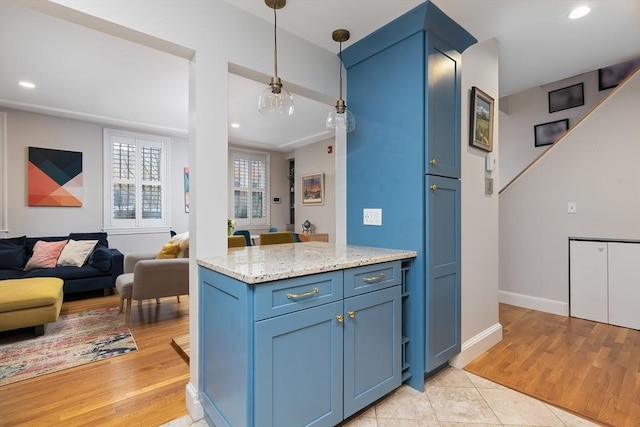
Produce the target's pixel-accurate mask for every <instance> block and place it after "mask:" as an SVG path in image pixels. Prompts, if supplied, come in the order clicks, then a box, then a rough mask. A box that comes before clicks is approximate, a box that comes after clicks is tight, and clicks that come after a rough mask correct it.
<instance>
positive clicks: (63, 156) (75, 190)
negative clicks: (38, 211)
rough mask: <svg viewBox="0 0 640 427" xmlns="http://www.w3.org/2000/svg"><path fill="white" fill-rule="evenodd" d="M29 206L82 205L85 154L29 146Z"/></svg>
mask: <svg viewBox="0 0 640 427" xmlns="http://www.w3.org/2000/svg"><path fill="white" fill-rule="evenodd" d="M27 199H28V205H29V206H74V207H79V206H82V153H81V152H76V151H63V150H52V149H49V148H36V147H29V160H28V189H27Z"/></svg>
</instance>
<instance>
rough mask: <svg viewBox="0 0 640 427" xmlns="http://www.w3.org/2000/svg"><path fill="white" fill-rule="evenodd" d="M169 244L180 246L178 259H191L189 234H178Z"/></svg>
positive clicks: (186, 232)
mask: <svg viewBox="0 0 640 427" xmlns="http://www.w3.org/2000/svg"><path fill="white" fill-rule="evenodd" d="M169 243H178V244H179V245H180V251H179V252H178V258H189V232H188V231H185V232H184V233H180V234H176V235H175V236H173V237H172V238H171V239H169Z"/></svg>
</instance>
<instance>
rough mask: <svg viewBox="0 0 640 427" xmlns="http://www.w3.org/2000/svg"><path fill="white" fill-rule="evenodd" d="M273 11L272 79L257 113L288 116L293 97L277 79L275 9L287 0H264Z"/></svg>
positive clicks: (260, 99) (282, 5)
mask: <svg viewBox="0 0 640 427" xmlns="http://www.w3.org/2000/svg"><path fill="white" fill-rule="evenodd" d="M264 3H265V4H266V5H267V6H269V7H270V8H272V9H273V77H272V78H271V83H269V87H267V88H266V89H265V90H264V92H262V95H260V98H258V111H260V112H261V113H263V114H271V113H279V114H286V115H288V116H290V115H292V114H293V97H292V96H291V94H290V93H289V92H288V91H287V90H286V89H284V88H283V87H282V80H280V77H278V40H277V38H276V28H277V16H276V9H282V8H283V7H285V5H286V4H287V0H264Z"/></svg>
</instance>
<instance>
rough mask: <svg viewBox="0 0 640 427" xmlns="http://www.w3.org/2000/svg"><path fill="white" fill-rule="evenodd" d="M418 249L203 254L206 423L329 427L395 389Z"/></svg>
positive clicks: (287, 248)
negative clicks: (405, 308)
mask: <svg viewBox="0 0 640 427" xmlns="http://www.w3.org/2000/svg"><path fill="white" fill-rule="evenodd" d="M415 256H416V252H414V251H405V250H396V249H381V248H372V247H362V246H351V245H340V244H332V243H323V242H308V243H292V244H281V245H270V246H263V247H260V246H252V247H246V248H237V249H231V250H230V251H229V253H228V254H227V255H225V256H219V257H209V258H206V257H205V258H202V259H198V265H199V267H198V268H199V278H200V279H199V280H200V283H199V286H200V307H199V312H200V329H199V342H200V357H199V361H200V362H199V363H200V369H199V372H200V381H199V384H200V386H199V387H200V390H199V393H200V401H201V402H202V404H203V407H204V410H205V419H206V420H207V422H208V423H209V424H210V425H215V426H234V427H238V426H243V427H244V426H256V427H257V426H260V427H263V426H264V427H268V426H273V427H280V426H288V427H295V426H311V425H312V426H334V425H336V424H338V423H340V422H341V421H342V420H344V419H346V418H348V417H349V416H351V415H353V414H355V413H356V412H358V411H359V410H361V409H362V408H364V407H366V406H367V405H369V404H371V403H373V402H374V401H376V400H378V399H380V398H381V397H383V396H384V395H386V394H388V393H389V392H391V391H393V390H394V389H396V388H397V387H399V386H400V385H401V383H402V382H403V381H404V380H405V379H406V378H407V376H408V375H410V374H409V369H408V368H409V367H408V365H407V364H406V360H405V353H406V350H405V347H406V345H407V343H408V340H407V339H406V337H405V335H406V334H405V333H404V332H403V330H402V327H403V322H402V305H403V300H404V299H405V298H406V297H407V292H406V289H407V288H408V286H407V283H406V279H407V277H409V274H408V271H409V269H410V267H411V260H412V259H413V258H414V257H415Z"/></svg>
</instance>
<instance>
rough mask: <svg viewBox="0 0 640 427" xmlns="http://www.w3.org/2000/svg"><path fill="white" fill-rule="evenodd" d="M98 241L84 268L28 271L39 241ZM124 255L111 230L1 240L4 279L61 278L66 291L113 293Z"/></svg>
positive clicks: (0, 268)
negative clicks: (114, 245)
mask: <svg viewBox="0 0 640 427" xmlns="http://www.w3.org/2000/svg"><path fill="white" fill-rule="evenodd" d="M69 239H73V240H98V244H97V245H96V247H95V248H94V249H93V252H92V253H91V255H90V256H89V259H88V260H87V262H86V263H85V264H84V265H83V266H82V267H72V266H59V267H55V268H37V269H34V270H29V271H24V266H25V264H26V262H27V260H28V259H29V258H30V257H31V255H33V246H34V245H35V244H36V242H37V241H38V240H44V241H47V242H57V241H60V240H69ZM123 266H124V255H123V254H122V253H121V252H120V251H119V250H117V249H113V248H109V242H108V241H107V233H70V234H69V235H68V236H49V237H26V236H22V237H14V238H9V239H0V280H4V279H21V278H27V277H58V278H60V279H62V280H64V288H63V291H64V293H65V295H66V294H72V293H77V292H85V291H92V290H98V289H102V290H104V294H105V295H108V294H110V293H111V288H113V287H114V286H115V282H116V278H117V277H118V276H119V275H120V274H122V273H123Z"/></svg>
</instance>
